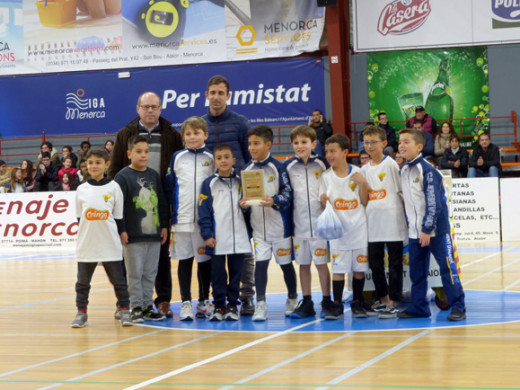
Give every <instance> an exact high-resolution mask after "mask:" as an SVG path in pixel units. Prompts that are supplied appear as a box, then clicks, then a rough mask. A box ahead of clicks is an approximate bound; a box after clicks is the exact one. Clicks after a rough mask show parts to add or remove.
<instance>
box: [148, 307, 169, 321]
mask: <svg viewBox="0 0 520 390" xmlns="http://www.w3.org/2000/svg"><path fill="white" fill-rule="evenodd" d="M143 317H144V319H145V320H148V321H161V320H164V319H165V318H166V316H165V315H164V314H161V313H159V312H158V311H155V310H154V308H153V306H148V307H147V308H146V309H144V310H143Z"/></svg>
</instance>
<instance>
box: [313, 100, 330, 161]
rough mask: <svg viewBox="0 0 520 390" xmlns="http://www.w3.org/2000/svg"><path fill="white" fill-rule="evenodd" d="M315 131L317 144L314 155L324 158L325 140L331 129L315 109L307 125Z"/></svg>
mask: <svg viewBox="0 0 520 390" xmlns="http://www.w3.org/2000/svg"><path fill="white" fill-rule="evenodd" d="M307 124H308V125H309V127H312V128H313V129H314V131H316V136H317V139H318V143H317V145H316V148H314V153H316V154H317V155H318V156H321V157H325V140H326V139H327V138H329V137H330V136H331V135H332V127H331V125H329V124H328V123H327V121H326V120H325V118H324V117H323V114H322V113H321V111H320V110H318V109H316V110H314V111H313V112H312V116H311V117H310V118H309V122H308V123H307Z"/></svg>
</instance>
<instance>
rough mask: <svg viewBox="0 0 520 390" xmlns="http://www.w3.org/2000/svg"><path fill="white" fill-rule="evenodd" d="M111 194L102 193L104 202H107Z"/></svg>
mask: <svg viewBox="0 0 520 390" xmlns="http://www.w3.org/2000/svg"><path fill="white" fill-rule="evenodd" d="M111 197H112V196H110V195H108V194H105V195H103V199H105V203H107V202H108V200H109V199H110V198H111Z"/></svg>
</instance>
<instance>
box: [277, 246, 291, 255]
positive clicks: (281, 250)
mask: <svg viewBox="0 0 520 390" xmlns="http://www.w3.org/2000/svg"><path fill="white" fill-rule="evenodd" d="M276 254H277V255H278V256H289V255H290V254H291V250H290V249H284V248H279V249H277V250H276Z"/></svg>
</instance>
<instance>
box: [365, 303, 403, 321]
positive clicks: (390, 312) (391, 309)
mask: <svg viewBox="0 0 520 390" xmlns="http://www.w3.org/2000/svg"><path fill="white" fill-rule="evenodd" d="M397 313H399V309H398V308H397V307H395V306H392V305H386V309H385V310H383V311H382V312H381V313H379V318H382V319H386V318H396V317H397ZM367 314H368V313H367Z"/></svg>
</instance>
